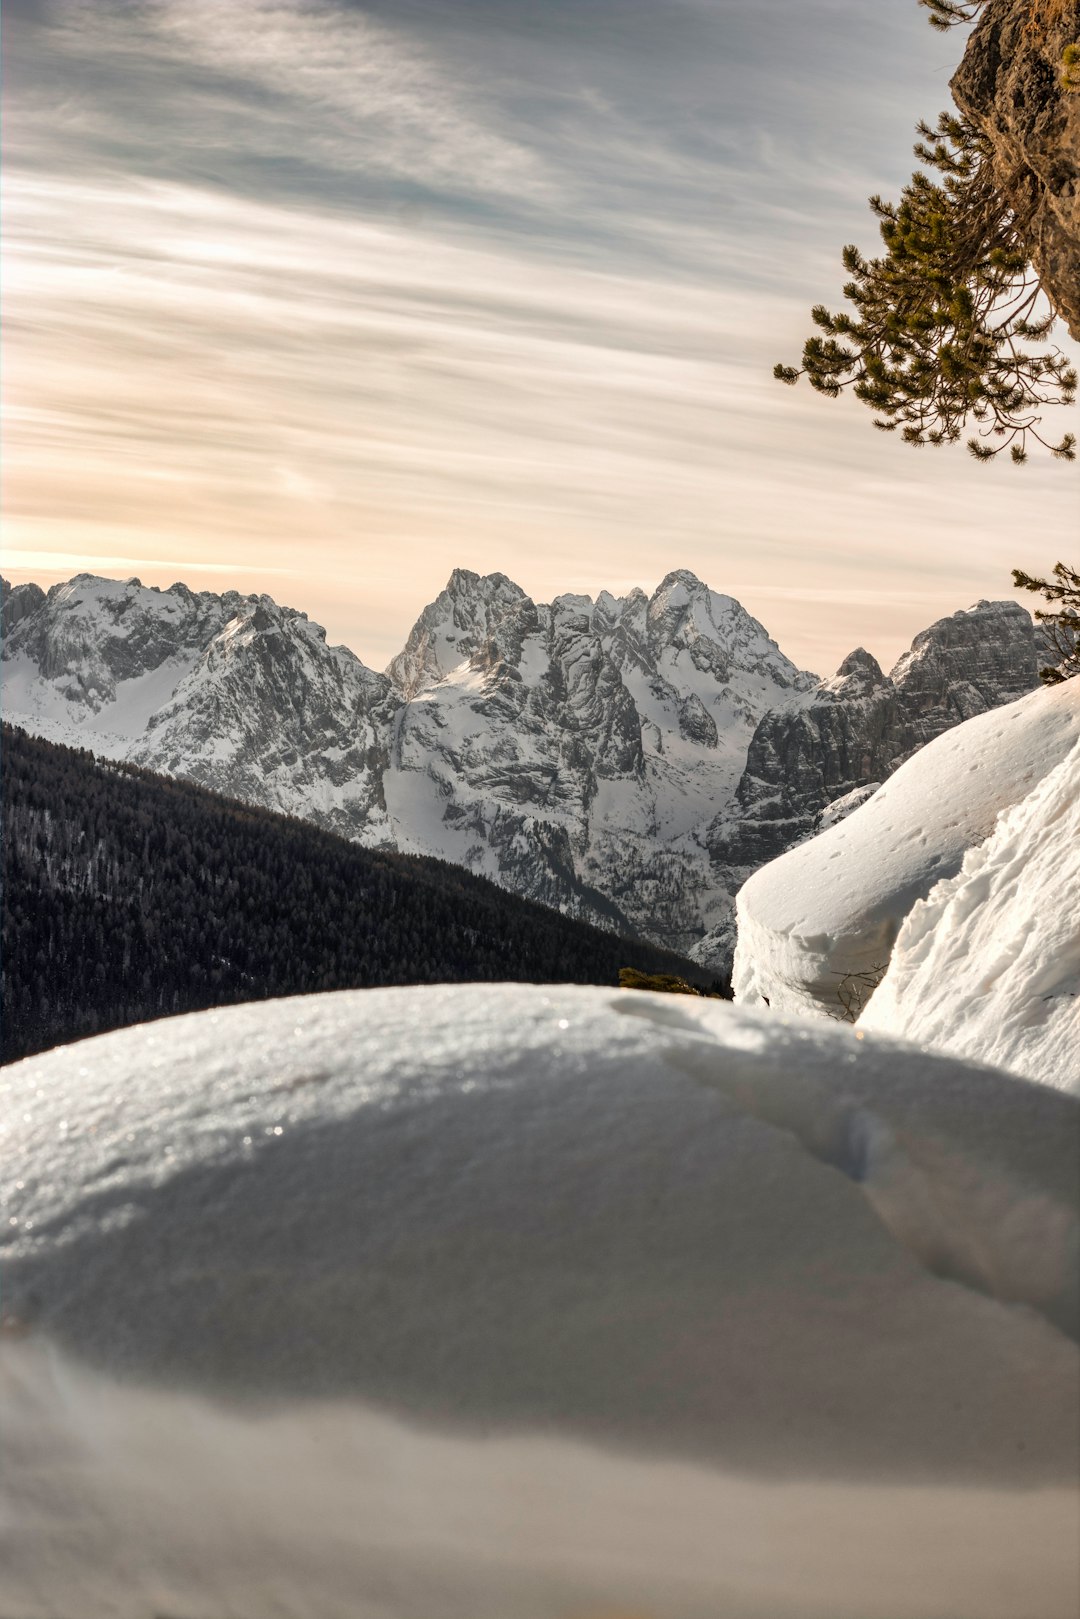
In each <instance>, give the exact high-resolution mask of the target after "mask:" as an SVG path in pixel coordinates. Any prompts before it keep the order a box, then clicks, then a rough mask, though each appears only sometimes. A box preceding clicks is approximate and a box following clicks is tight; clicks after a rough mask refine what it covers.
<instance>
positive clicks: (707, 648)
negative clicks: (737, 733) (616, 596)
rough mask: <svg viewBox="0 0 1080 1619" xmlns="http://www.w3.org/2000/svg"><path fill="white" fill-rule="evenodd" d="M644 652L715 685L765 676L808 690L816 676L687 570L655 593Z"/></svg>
mask: <svg viewBox="0 0 1080 1619" xmlns="http://www.w3.org/2000/svg"><path fill="white" fill-rule="evenodd" d="M646 636H647V641H648V646H649V650H650V652H651V653H652V656H653V658H654V659H655V660H656V661H657V663H658V664H661V665H662V664H674V666H676V667H677V666H678V665H679V663H680V662H684V661H685V660H689V662H690V664H692V665H693V667H694V668H695V669H697V670H698V671H700V672H701V673H703V674H707V675H708V676H709V677H710V678H711V679H712V680H715V681H716V682H717V683H718V684H719V685H726V684H727V683H728V682H729V681H730V680H731V679H732V677H733V675H736V674H738V673H754V674H757V673H763V674H767V675H768V678H769V679H770V681H771V682H772V683H773V684H775V685H778V686H781V687H791V689H792V690H794V691H806V690H809V689H810V688H811V687H813V686H814V685H815V684H816V683H817V677H816V676H815V675H808V674H805V673H804V672H803V671H802V670H800V669H797V668H796V667H795V665H794V664H793V663H792V662H791V660H790V658H786V657H785V656H784V654H783V653H782V652H781V651H780V648H779V647H778V646H777V644H776V642H775V641H774V640H773V639H772V637H771V636H770V635H769V633H768V631H767V630H766V629H765V628H764V626H763V625H762V624H759V623H758V621H757V619H756V618H753V617H751V615H750V614H749V613H748V612H747V611H746V609H745V607H743V606H742V604H741V602H737V601H736V600H735V598H734V596H722V595H720V594H719V593H718V592H717V591H715V590H710V589H709V587H708V585H706V584H703V583H702V581H701V580H700V579H699V578H698V577H697V575H696V574H694V573H691V572H690V570H689V569H688V568H676V569H675V570H674V571H673V572H671V573H669V574H667V575H666V576H665V577H664V578H663V579H662V580H661V581H660V583H659V585H658V586H657V587H656V590H655V591H654V592H653V595H652V597H651V599H650V601H649V604H648V609H647V613H646Z"/></svg>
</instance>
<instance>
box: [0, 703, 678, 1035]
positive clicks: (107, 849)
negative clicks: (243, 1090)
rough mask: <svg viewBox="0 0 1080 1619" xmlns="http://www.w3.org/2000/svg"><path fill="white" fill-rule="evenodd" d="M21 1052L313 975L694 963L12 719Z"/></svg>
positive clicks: (586, 979)
mask: <svg viewBox="0 0 1080 1619" xmlns="http://www.w3.org/2000/svg"><path fill="white" fill-rule="evenodd" d="M3 829H4V839H3V867H4V873H3V874H4V892H3V939H2V943H3V955H2V980H3V1031H2V1056H3V1060H4V1061H8V1062H10V1061H12V1060H14V1059H15V1058H17V1057H21V1056H25V1055H27V1054H29V1053H31V1052H34V1051H40V1050H43V1049H44V1048H46V1047H48V1046H51V1045H56V1044H59V1043H61V1042H65V1041H69V1040H76V1039H79V1038H81V1037H82V1036H84V1035H89V1034H95V1033H97V1032H99V1031H102V1030H105V1029H112V1028H117V1027H120V1026H121V1025H123V1024H127V1023H135V1022H140V1021H142V1020H145V1019H147V1018H154V1017H163V1016H168V1015H170V1014H172V1013H176V1012H188V1011H194V1010H196V1009H198V1008H201V1007H208V1006H220V1005H228V1004H230V1003H232V1002H235V1001H250V1000H260V999H265V998H268V997H270V996H276V995H294V994H300V993H303V992H306V991H313V990H327V989H345V988H353V987H358V986H372V985H385V984H425V983H438V982H463V981H467V980H486V981H497V980H506V979H517V980H521V981H524V982H529V983H544V982H552V983H558V982H562V983H589V984H612V985H614V984H616V983H617V982H618V973H619V968H620V967H622V966H626V965H628V964H631V965H634V966H637V967H640V968H643V969H645V970H647V971H649V972H675V973H678V974H680V975H682V976H684V977H688V978H691V979H694V980H695V981H702V982H705V981H707V980H708V975H706V976H705V979H704V980H703V979H702V972H701V969H700V968H696V967H695V966H694V965H693V964H691V963H688V962H686V961H683V960H682V959H681V958H680V957H678V956H672V955H669V954H667V953H665V952H663V951H660V950H657V949H655V948H654V947H652V946H649V945H645V944H642V943H639V942H628V941H626V940H623V939H619V938H618V937H617V936H616V935H614V934H610V933H604V932H602V931H601V930H599V929H598V928H594V927H590V926H588V925H586V924H585V923H582V922H576V921H574V920H572V919H571V918H569V917H566V916H563V915H561V914H560V913H559V912H557V911H552V910H549V909H547V908H546V907H545V906H542V905H537V904H534V903H532V902H530V901H528V900H522V899H518V898H516V897H515V896H513V895H511V894H508V893H506V892H505V891H504V890H503V889H501V888H498V887H496V886H495V885H494V884H493V883H490V882H487V881H486V880H485V879H483V878H480V877H474V876H471V875H470V874H469V873H468V872H466V871H463V870H462V869H461V868H460V867H457V866H451V865H448V864H444V863H443V862H441V861H437V860H430V859H420V858H417V857H412V856H407V855H398V854H390V853H385V854H384V853H375V852H372V851H370V850H365V849H361V848H359V847H357V846H356V845H355V844H352V843H348V842H346V841H345V840H344V839H342V838H338V837H335V836H333V835H332V834H330V833H325V832H320V831H318V830H317V829H316V828H314V827H312V826H311V825H310V824H309V823H307V822H304V821H299V820H294V819H291V818H289V817H286V816H282V815H273V814H270V813H268V812H266V811H264V810H257V809H252V808H250V807H249V806H247V805H242V804H238V803H234V802H233V801H231V800H229V799H225V798H221V797H219V796H218V795H217V794H214V793H210V792H207V791H205V790H204V789H202V788H199V787H195V786H193V785H190V784H188V783H185V782H178V781H173V780H169V779H166V778H165V777H161V776H156V775H153V774H152V773H150V772H149V771H145V770H140V769H136V768H134V767H131V766H124V765H115V764H105V763H101V762H98V761H96V760H95V758H94V756H93V754H92V753H88V752H84V751H80V750H76V749H72V748H65V747H59V746H56V745H54V744H52V743H48V742H43V741H41V740H40V739H39V738H36V737H31V736H28V735H27V734H26V733H25V732H22V731H19V730H17V729H14V728H12V727H10V726H5V727H4V731H3Z"/></svg>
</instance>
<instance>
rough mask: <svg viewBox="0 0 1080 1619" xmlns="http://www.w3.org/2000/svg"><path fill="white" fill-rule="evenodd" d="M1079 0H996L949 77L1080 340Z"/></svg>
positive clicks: (1052, 291) (1034, 256)
mask: <svg viewBox="0 0 1080 1619" xmlns="http://www.w3.org/2000/svg"><path fill="white" fill-rule="evenodd" d="M1078 38H1080V6H1078V5H1077V4H1076V3H1075V0H1065V3H1064V4H1032V0H990V3H989V5H988V6H987V7H986V9H985V10H984V11H983V13H982V16H981V17H980V19H979V22H978V25H977V27H976V28H975V30H974V32H973V33H972V35H971V37H970V39H969V40H968V45H967V50H966V51H965V53H964V57H963V60H962V62H961V63H960V66H959V68H958V70H957V72H956V74H955V76H954V77H953V80H952V92H953V96H954V97H955V99H956V103H957V106H958V107H960V109H961V111H962V112H964V113H965V114H966V115H967V116H968V118H970V119H971V120H972V122H973V123H975V124H976V125H977V126H978V127H979V128H980V129H981V130H983V131H984V132H985V134H986V135H987V136H988V137H989V139H990V141H991V142H992V144H993V154H994V155H993V163H994V171H995V175H996V178H997V182H998V185H999V186H1000V189H1001V190H1002V192H1003V193H1004V195H1005V196H1006V198H1007V199H1008V201H1009V203H1010V205H1011V207H1012V208H1013V210H1014V212H1015V213H1016V215H1017V217H1018V219H1019V220H1020V221H1021V230H1022V235H1023V238H1024V241H1025V243H1026V245H1027V247H1028V252H1029V254H1030V257H1031V261H1032V263H1033V265H1034V266H1035V268H1036V270H1037V271H1038V272H1039V275H1040V276H1041V277H1042V280H1043V284H1044V285H1045V287H1046V289H1047V291H1048V293H1049V294H1050V296H1051V297H1052V299H1053V301H1054V303H1055V305H1056V307H1057V310H1058V312H1059V314H1060V315H1061V317H1062V319H1063V320H1064V321H1065V322H1066V324H1067V326H1068V328H1069V331H1070V332H1071V333H1072V335H1073V337H1075V338H1080V92H1078V91H1076V90H1072V89H1069V88H1068V87H1067V86H1066V84H1065V83H1064V82H1063V80H1064V75H1063V63H1062V58H1063V56H1064V53H1065V50H1066V47H1067V46H1069V45H1071V44H1075V43H1076V42H1077V40H1078Z"/></svg>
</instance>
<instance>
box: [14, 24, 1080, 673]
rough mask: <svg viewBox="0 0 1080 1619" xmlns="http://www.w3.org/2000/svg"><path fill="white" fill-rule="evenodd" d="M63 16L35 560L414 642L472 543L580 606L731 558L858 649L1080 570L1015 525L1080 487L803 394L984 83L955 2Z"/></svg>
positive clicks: (20, 532)
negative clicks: (868, 262) (228, 586)
mask: <svg viewBox="0 0 1080 1619" xmlns="http://www.w3.org/2000/svg"><path fill="white" fill-rule="evenodd" d="M23 9H27V8H26V6H25V4H24V8H23ZM30 9H32V10H33V9H36V11H37V17H38V20H37V21H36V22H34V21H31V22H29V23H28V24H26V26H25V29H20V31H19V32H18V33H17V36H16V41H15V45H14V47H9V48H11V49H13V50H14V60H13V66H12V69H11V70H10V71H9V85H10V86H11V89H10V91H9V97H10V100H11V105H10V108H9V112H8V131H9V134H8V153H7V167H8V180H7V191H8V202H7V211H8V217H7V249H6V252H7V271H6V274H7V303H8V311H9V317H8V337H7V343H8V395H9V399H10V401H11V406H12V416H11V423H10V426H9V429H8V458H7V459H8V472H7V478H8V506H7V510H8V527H9V540H10V543H11V544H12V545H13V546H17V547H18V548H19V550H20V552H21V553H23V554H25V555H40V556H44V554H45V553H49V554H50V555H51V556H53V557H55V556H56V555H60V554H63V555H72V556H76V555H77V556H79V557H81V558H84V559H85V558H91V557H93V558H97V559H99V561H100V559H104V558H109V557H114V556H115V558H116V560H117V564H118V566H122V567H123V568H125V569H127V571H132V570H134V569H140V568H142V567H143V566H144V565H149V564H153V565H154V566H161V567H163V568H170V567H172V566H173V565H174V563H175V566H176V567H177V569H178V570H182V568H183V567H184V566H188V567H190V568H192V569H194V568H195V567H198V568H199V569H201V570H202V571H215V572H216V573H217V574H218V575H220V576H221V577H222V578H223V579H224V578H225V577H227V576H230V575H232V577H234V578H236V579H238V580H239V579H240V577H241V575H243V576H244V577H245V578H248V579H250V578H251V577H252V576H253V571H254V572H257V573H258V574H259V575H260V576H261V575H262V574H266V575H273V574H279V575H286V576H287V575H289V574H290V573H292V572H293V571H294V570H296V571H302V572H303V574H304V585H303V592H302V593H303V595H304V599H303V600H297V601H296V602H295V605H298V606H303V607H308V608H310V610H311V611H312V612H313V613H315V614H316V616H324V617H325V618H326V619H327V620H328V621H329V627H330V629H331V632H332V634H333V635H334V636H335V638H336V637H342V638H345V639H347V640H349V641H350V642H352V643H353V644H355V645H356V646H357V650H358V651H360V652H361V654H362V655H364V656H365V657H367V658H368V659H369V660H370V661H371V662H373V663H381V662H384V661H385V658H386V656H388V655H389V653H390V652H392V651H393V650H396V647H397V646H398V645H399V644H400V641H401V640H402V638H403V636H404V634H405V632H406V630H407V628H408V624H409V622H410V620H411V618H412V616H413V615H414V614H415V612H416V611H417V609H418V607H419V606H420V605H421V604H422V601H423V600H424V599H426V597H428V596H429V595H431V594H433V593H434V592H435V591H436V590H437V589H438V588H439V587H440V585H441V584H442V582H443V580H444V578H445V575H446V574H447V573H448V572H449V569H450V567H451V566H452V565H454V564H456V563H462V564H465V565H468V566H475V567H480V568H485V569H489V568H500V569H503V570H504V571H507V572H510V573H512V574H515V575H516V576H518V577H519V578H520V579H521V582H522V583H523V584H524V585H525V586H526V588H528V589H530V590H532V591H533V592H534V593H535V594H537V595H539V596H546V595H550V594H552V593H553V592H554V591H556V590H558V589H562V588H566V585H567V583H568V582H570V581H571V580H573V579H577V578H579V577H580V575H581V574H582V571H583V567H584V563H583V559H587V567H588V570H590V571H591V574H592V578H593V580H594V583H595V585H596V586H599V585H602V584H606V583H609V582H611V581H613V580H618V579H623V578H627V577H630V578H633V579H636V580H639V581H640V582H641V583H643V584H646V585H648V584H650V583H654V582H655V581H656V579H657V578H658V577H659V576H660V575H661V574H662V573H663V572H664V571H665V570H666V568H667V567H669V566H675V565H688V566H691V567H695V568H696V569H697V570H698V571H699V572H700V573H702V574H703V576H705V577H708V578H709V579H710V581H711V582H712V583H714V584H715V585H716V586H717V587H718V588H721V589H735V590H736V592H737V593H739V592H741V593H743V594H744V597H745V599H746V601H747V605H748V606H750V607H751V608H752V609H754V610H756V611H759V615H760V616H763V617H764V618H765V621H766V622H767V623H768V624H769V627H770V629H772V630H773V632H774V633H776V634H777V635H778V636H779V637H780V638H781V640H782V641H783V642H784V644H785V646H786V647H787V648H788V649H789V650H791V651H792V653H793V655H795V656H798V657H800V658H802V659H803V661H804V662H808V663H816V664H817V665H818V666H820V667H828V666H831V665H833V664H835V663H836V662H837V661H838V660H839V657H840V656H841V655H842V654H843V652H844V651H846V650H847V649H848V647H849V645H851V644H853V643H854V641H855V640H861V639H866V638H867V630H866V622H867V618H868V611H867V609H868V606H869V605H870V604H872V603H873V602H874V600H875V598H878V599H879V600H880V602H881V606H880V611H879V613H878V614H877V623H876V632H877V633H878V635H879V637H880V642H881V644H880V645H875V648H874V649H875V650H880V651H881V655H882V656H883V658H889V657H891V656H892V655H893V654H894V652H895V651H896V650H898V649H899V646H900V645H901V644H903V643H904V642H906V640H908V639H910V635H911V633H912V632H913V631H914V630H915V629H917V628H918V627H919V626H920V625H921V623H923V622H925V620H926V619H928V618H930V617H933V616H936V613H937V612H940V611H945V610H949V609H951V608H952V607H955V606H957V605H960V604H961V603H963V602H966V601H967V600H968V599H970V598H972V597H973V596H975V595H977V594H979V593H984V594H985V593H990V592H993V593H1000V590H1001V588H1002V585H1003V583H1004V581H1005V579H1006V578H1007V568H1008V565H1009V564H1010V563H1011V562H1013V561H1022V562H1025V563H1026V564H1029V565H1032V566H1043V565H1045V564H1046V563H1047V562H1048V561H1050V560H1053V559H1052V558H1050V557H1048V556H1047V555H1046V554H1045V546H1046V543H1047V542H1046V541H1045V540H1043V539H1041V538H1040V539H1039V540H1038V541H1032V542H1031V543H1030V545H1029V549H1028V550H1025V552H1024V555H1023V556H1022V557H1021V556H1018V555H1017V552H1016V546H1017V539H1016V536H1017V535H1018V534H1023V533H1026V532H1028V531H1029V530H1030V523H1029V521H1028V517H1029V514H1030V510H1031V509H1032V505H1033V503H1039V509H1040V511H1041V512H1042V514H1043V516H1042V519H1041V523H1040V529H1041V530H1042V531H1044V532H1045V533H1047V534H1050V533H1054V532H1055V531H1056V532H1061V531H1062V529H1063V528H1067V527H1068V523H1069V522H1070V521H1071V520H1072V517H1071V515H1070V514H1072V513H1073V502H1074V498H1075V497H1074V494H1073V486H1071V485H1070V484H1069V481H1068V474H1067V473H1063V472H1062V471H1061V469H1058V468H1056V467H1048V466H1046V465H1045V464H1042V463H1040V464H1038V465H1036V464H1034V463H1033V464H1032V465H1031V466H1029V467H1028V468H1027V469H1025V472H1024V474H1023V477H1022V478H1018V477H1015V476H1013V477H1008V476H999V475H998V474H999V473H1000V472H1001V470H1002V469H997V468H994V469H992V470H991V471H990V472H989V473H988V472H987V471H985V470H984V469H980V468H977V467H974V466H969V465H968V464H967V463H966V462H965V461H964V460H963V458H962V457H959V458H958V457H956V456H953V457H951V458H947V457H945V456H938V457H929V458H927V459H924V460H922V461H920V462H918V463H916V462H915V460H914V457H913V456H911V455H910V454H905V453H904V451H903V450H902V448H901V447H900V446H898V445H897V444H895V443H894V442H893V441H890V440H882V439H881V438H880V437H878V436H875V435H874V434H873V433H872V432H871V431H870V429H869V423H868V421H866V420H865V419H864V418H863V416H862V414H861V413H860V412H858V411H856V410H855V409H853V408H850V407H849V406H848V405H847V404H846V403H845V404H842V405H840V406H834V407H832V408H830V407H829V405H828V404H827V403H823V402H822V401H820V400H818V399H816V398H807V397H805V396H804V394H803V392H802V390H797V391H796V392H795V393H789V392H787V391H785V390H782V389H779V388H778V387H776V386H775V384H774V383H773V382H772V380H771V377H770V371H771V366H772V363H773V361H774V360H776V359H778V358H787V357H791V356H793V355H795V354H797V352H798V347H799V344H800V342H801V339H802V336H803V329H804V327H805V324H806V309H807V306H808V304H809V303H810V302H811V301H813V299H814V298H816V297H818V296H821V297H825V298H828V297H830V296H835V294H836V290H837V289H836V282H837V280H838V272H837V267H836V255H837V252H838V248H839V246H840V244H841V242H842V241H843V240H844V239H846V238H848V237H850V236H853V235H857V234H860V233H861V234H862V238H863V240H866V239H867V236H868V224H867V221H866V217H865V210H864V206H863V203H862V197H863V195H864V194H865V192H866V191H868V190H870V189H872V188H875V187H877V186H881V187H883V188H884V189H888V187H889V184H890V183H891V182H892V181H895V180H898V178H899V177H900V176H902V175H903V173H904V172H905V156H904V154H905V151H906V147H907V141H908V133H909V125H910V123H911V121H912V120H913V119H914V118H915V117H916V116H917V115H918V114H919V113H921V112H925V111H929V112H932V111H933V110H934V107H935V105H936V104H940V103H941V101H942V99H943V95H944V87H943V81H944V77H945V74H946V70H947V67H948V60H947V58H948V51H947V48H946V47H945V46H943V45H942V43H941V42H940V41H937V40H936V39H934V38H933V36H930V35H929V34H928V31H927V30H926V29H925V27H924V25H923V24H922V23H921V22H920V19H919V18H918V16H917V14H915V8H914V6H913V5H912V6H911V7H910V8H908V7H906V6H904V7H898V8H890V9H889V11H888V14H887V15H884V16H883V15H879V14H878V13H879V12H880V10H881V9H882V8H866V7H865V6H864V5H862V4H861V0H816V3H815V4H814V5H807V6H805V7H792V6H791V5H790V4H788V3H781V0H760V3H759V5H758V6H756V7H753V8H748V7H746V6H745V3H744V0H739V3H737V4H736V3H735V0H694V3H691V0H670V3H667V4H665V5H662V6H656V5H653V4H652V3H651V0H650V4H648V5H646V4H645V3H644V0H641V3H631V0H591V3H590V4H589V5H588V6H582V5H581V4H579V3H578V0H549V3H547V4H545V5H543V6H537V5H535V4H532V3H531V0H454V3H453V4H452V5H450V4H447V3H446V0H385V3H382V0H370V3H364V4H360V3H357V4H345V3H340V0H339V3H330V0H291V3H285V0H251V4H250V5H245V6H243V7H238V6H236V5H233V4H231V3H230V0H95V3H94V4H92V5H90V4H88V3H78V0H50V3H48V4H42V5H40V6H39V7H37V8H30ZM871 9H872V10H873V11H874V13H875V15H874V17H872V18H871V17H869V16H868V15H867V13H868V10H871ZM909 10H910V12H911V13H912V14H911V15H909V14H908V12H909ZM841 93H842V94H843V102H842V103H841ZM928 102H929V104H927V103H928ZM855 124H857V127H858V128H859V132H860V136H859V140H858V141H853V140H852V138H851V133H850V132H851V128H852V127H853V126H854V125H855ZM889 164H892V165H893V167H892V169H891V170H890V169H889V167H888V166H889ZM916 480H917V481H916ZM1036 553H1037V554H1036ZM8 555H9V557H10V553H8ZM136 557H141V558H143V559H144V560H143V562H142V563H139V562H134V561H131V560H130V559H132V558H136ZM169 558H171V559H173V561H169V560H163V559H169ZM185 558H186V559H187V563H186V564H185V562H184V559H185ZM226 558H227V559H229V560H225V559H226ZM125 559H128V560H125ZM155 559H157V560H155ZM8 566H12V564H11V563H10V560H9V562H8ZM46 566H47V565H46V563H45V562H44V561H43V562H42V568H43V569H45V567H46ZM94 566H95V568H98V571H107V569H105V568H104V565H103V564H101V566H100V567H99V563H95V564H94ZM245 588H250V586H248V585H246V586H245ZM298 593H300V592H298V587H297V586H296V585H295V584H294V585H291V586H290V595H291V596H292V597H296V596H297V595H298ZM757 602H760V607H758V606H757V605H756V603H757Z"/></svg>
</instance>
